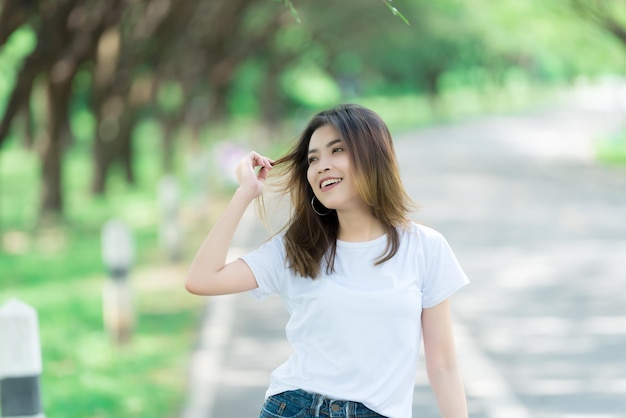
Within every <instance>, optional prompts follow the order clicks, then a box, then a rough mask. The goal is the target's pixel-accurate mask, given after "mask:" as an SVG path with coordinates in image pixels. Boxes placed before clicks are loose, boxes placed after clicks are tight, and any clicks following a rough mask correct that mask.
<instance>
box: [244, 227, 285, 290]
mask: <svg viewBox="0 0 626 418" xmlns="http://www.w3.org/2000/svg"><path fill="white" fill-rule="evenodd" d="M240 258H241V259H242V260H243V261H244V262H245V263H246V264H247V265H248V267H250V270H252V274H254V278H255V279H256V282H257V285H258V288H256V289H253V290H251V291H250V293H251V294H252V296H253V297H254V298H255V299H257V300H262V299H265V298H266V297H268V296H269V295H272V294H274V293H280V290H281V284H282V283H283V282H284V280H283V279H284V276H285V272H286V270H287V269H286V253H285V245H284V242H283V237H282V235H277V236H275V237H274V238H272V239H271V240H269V241H268V242H266V243H265V244H263V245H261V246H260V247H259V248H258V249H256V250H254V251H252V252H249V253H248V254H246V255H244V256H242V257H240Z"/></svg>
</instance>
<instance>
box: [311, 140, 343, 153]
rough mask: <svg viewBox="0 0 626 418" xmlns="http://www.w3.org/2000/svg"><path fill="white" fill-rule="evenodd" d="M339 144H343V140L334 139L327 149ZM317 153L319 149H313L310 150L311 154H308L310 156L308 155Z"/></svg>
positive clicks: (327, 145)
mask: <svg viewBox="0 0 626 418" xmlns="http://www.w3.org/2000/svg"><path fill="white" fill-rule="evenodd" d="M339 142H341V139H333V140H332V141H330V142H329V143H328V144H326V148H330V147H332V146H333V145H335V144H337V143H339ZM316 152H317V149H316V148H313V149H310V150H309V152H308V154H307V155H309V154H313V153H316Z"/></svg>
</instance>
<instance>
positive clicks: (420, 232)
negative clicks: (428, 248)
mask: <svg viewBox="0 0 626 418" xmlns="http://www.w3.org/2000/svg"><path fill="white" fill-rule="evenodd" d="M400 233H401V236H402V239H403V240H409V241H413V240H416V241H417V242H419V243H421V244H422V245H428V244H436V243H438V242H441V241H443V240H445V238H444V237H443V235H442V234H441V232H439V231H437V230H435V229H433V228H431V227H429V226H426V225H422V224H419V223H417V222H414V221H410V222H409V223H408V224H407V225H406V226H405V227H404V228H402V229H401V232H400Z"/></svg>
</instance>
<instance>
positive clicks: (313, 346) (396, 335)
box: [242, 223, 468, 418]
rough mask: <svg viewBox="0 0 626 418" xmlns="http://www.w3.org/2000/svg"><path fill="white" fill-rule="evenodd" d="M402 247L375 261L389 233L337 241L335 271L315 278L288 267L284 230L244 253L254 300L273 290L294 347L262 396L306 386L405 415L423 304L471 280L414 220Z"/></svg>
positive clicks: (396, 416)
mask: <svg viewBox="0 0 626 418" xmlns="http://www.w3.org/2000/svg"><path fill="white" fill-rule="evenodd" d="M399 232H400V237H401V241H400V247H399V249H398V252H397V253H396V255H395V256H394V257H393V258H391V259H390V260H388V261H386V262H384V263H382V264H380V265H378V266H374V264H373V260H376V259H377V258H379V256H380V255H381V254H383V252H384V251H385V248H386V245H387V236H386V235H385V236H382V237H380V238H377V239H375V240H372V241H367V242H345V241H337V253H336V257H335V271H334V273H332V274H330V275H328V274H326V269H325V265H324V264H322V269H321V274H320V275H319V276H318V277H317V278H316V279H314V280H312V279H310V278H303V277H302V276H300V275H296V274H294V272H293V271H292V270H291V269H289V268H288V267H287V261H286V256H285V247H284V242H283V236H282V235H277V236H275V237H274V238H272V239H271V240H270V241H268V242H267V243H265V244H263V245H262V246H261V247H260V248H259V249H257V250H256V251H253V252H251V253H249V254H247V255H245V256H243V257H242V259H243V260H244V261H245V262H246V263H247V264H248V266H249V267H250V268H251V270H252V272H253V273H254V277H255V278H256V281H257V283H258V285H259V287H258V288H257V289H254V290H252V295H253V296H254V297H255V298H256V299H259V300H260V299H263V298H264V297H266V296H268V295H270V294H274V293H277V294H279V295H280V296H281V298H282V300H283V302H284V304H285V306H286V308H287V310H288V312H289V315H290V319H289V322H288V323H287V327H286V334H287V339H288V341H289V342H290V343H291V345H292V346H293V349H294V353H293V354H292V355H291V356H290V357H289V359H288V360H287V361H286V362H285V363H284V364H283V365H281V366H280V367H278V368H277V369H276V370H274V371H273V372H272V375H271V379H270V386H269V388H268V390H267V392H266V396H267V397H269V396H271V395H275V394H278V393H281V392H284V391H287V390H295V389H303V390H305V391H308V392H313V393H319V394H322V395H324V396H327V397H329V398H331V399H343V400H350V401H356V402H362V403H363V404H365V405H366V406H367V407H368V408H370V409H371V410H373V411H375V412H377V413H379V414H381V415H384V416H386V417H390V418H407V417H410V416H411V408H412V403H413V390H414V385H415V377H416V371H417V362H418V357H419V348H420V339H421V333H422V326H421V312H422V308H430V307H433V306H435V305H437V304H438V303H440V302H443V301H444V300H446V299H447V298H448V297H450V296H451V295H452V294H453V293H455V292H456V291H457V290H459V289H460V288H461V287H463V286H464V285H465V284H467V283H468V279H467V277H466V276H465V273H464V272H463V270H462V269H461V267H460V266H459V263H458V262H457V260H456V257H455V256H454V254H453V252H452V250H451V249H450V246H449V245H448V243H447V241H446V240H445V238H444V237H443V236H442V235H441V234H440V233H439V232H437V231H435V230H433V229H430V228H428V227H425V226H422V225H418V224H414V223H412V224H411V225H410V226H409V228H407V230H399Z"/></svg>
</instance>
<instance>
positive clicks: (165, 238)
mask: <svg viewBox="0 0 626 418" xmlns="http://www.w3.org/2000/svg"><path fill="white" fill-rule="evenodd" d="M625 71H626V3H625V2H624V1H623V0H551V1H542V0H500V1H497V2H494V1H488V0H437V1H430V2H427V1H417V0H413V1H409V0H394V1H393V2H391V1H390V0H389V1H387V0H382V1H381V0H360V1H340V0H307V1H305V0H300V1H288V0H285V1H272V0H211V1H204V0H185V1H178V2H175V1H172V0H29V1H24V0H4V1H3V2H2V3H0V238H1V240H0V305H2V304H3V303H5V302H6V301H8V300H10V299H11V298H19V299H20V300H22V301H24V302H26V303H28V304H30V305H32V306H33V307H35V308H36V309H37V311H38V314H39V322H40V330H41V340H42V355H43V364H44V374H43V376H42V388H43V391H42V394H43V404H44V411H45V413H46V415H47V416H49V417H126V416H139V417H174V416H178V414H179V411H180V410H181V408H182V405H183V403H184V400H185V397H186V393H187V380H186V379H187V372H186V369H187V367H188V357H189V353H190V352H191V350H192V347H193V344H194V341H195V338H196V332H197V328H198V325H199V321H200V317H201V313H202V308H203V306H204V300H203V299H201V298H197V297H193V296H190V295H188V294H186V293H185V292H184V289H183V285H182V278H183V276H184V269H185V265H186V263H188V262H189V260H190V259H191V257H192V256H193V252H194V250H195V248H197V245H198V243H199V242H200V240H201V239H202V235H203V234H204V233H206V231H207V230H208V227H209V226H210V224H211V222H212V221H213V220H214V219H215V216H216V215H217V214H218V213H219V211H220V209H221V208H222V207H223V205H224V202H225V200H226V199H227V198H228V196H229V193H230V192H231V191H232V190H233V188H234V187H235V182H234V181H235V180H234V178H233V167H234V164H236V162H237V161H238V160H239V158H240V157H241V155H242V154H243V153H245V152H247V150H249V149H255V150H257V151H259V152H262V153H265V154H267V155H269V156H271V157H273V158H276V157H278V156H279V155H280V154H281V152H282V151H284V150H285V149H286V147H287V146H288V144H289V143H290V141H291V140H293V139H294V138H295V137H296V136H297V134H298V132H299V130H300V129H301V128H302V126H303V125H304V123H305V121H306V120H307V118H308V117H310V116H311V115H312V114H313V113H315V112H316V111H319V110H321V109H325V108H327V107H331V106H333V105H335V104H337V103H341V102H357V103H360V104H363V105H365V106H369V107H371V108H373V109H374V110H376V111H377V112H378V113H380V114H381V115H382V116H383V118H384V119H385V120H386V121H387V122H388V124H389V125H390V127H391V129H392V131H393V132H394V133H397V134H406V133H407V132H411V131H413V130H417V129H422V128H425V127H430V126H442V125H451V124H454V123H458V122H459V121H467V120H471V119H473V118H478V117H483V116H485V115H494V114H520V113H523V112H528V111H534V112H537V111H541V109H544V108H546V107H548V106H550V105H551V104H553V103H557V102H559V101H560V100H563V98H564V97H570V96H568V94H570V93H571V92H572V91H574V90H576V89H580V88H581V87H582V88H585V89H594V88H598V89H603V90H604V91H607V89H608V91H612V90H613V89H615V91H617V89H618V87H619V88H621V87H620V86H622V85H623V79H622V77H623V75H624V73H625ZM606 97H609V96H606ZM593 144H594V150H593V156H594V158H595V159H596V162H597V163H598V164H611V165H614V166H617V167H620V166H625V164H626V135H625V133H624V130H623V127H622V129H617V130H615V131H614V132H611V133H610V134H608V135H606V136H604V137H600V138H595V139H594V142H593ZM613 173H614V175H615V176H623V175H625V173H624V171H620V169H618V170H617V171H614V172H613ZM625 215H626V214H625ZM112 219H116V220H119V221H121V222H123V223H124V224H125V225H126V226H127V227H128V228H129V230H130V232H131V235H132V241H133V246H134V251H133V252H134V256H133V259H132V267H131V269H130V272H129V277H130V278H131V279H132V283H133V292H134V299H133V311H134V315H135V317H136V321H135V325H134V326H133V329H132V337H131V338H130V341H129V342H127V343H124V344H116V343H115V342H114V341H112V340H111V338H110V336H109V335H108V333H107V330H106V327H104V325H103V296H102V295H103V287H104V286H105V285H106V283H107V281H108V280H110V279H109V277H108V276H109V275H110V272H111V268H112V267H111V266H109V265H107V263H106V262H105V260H103V257H102V238H101V235H102V228H103V225H105V223H106V222H108V221H110V220H112ZM618 222H624V219H622V220H619V221H618ZM3 338H5V336H2V335H0V340H2V339H3ZM503 418H507V417H503Z"/></svg>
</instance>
